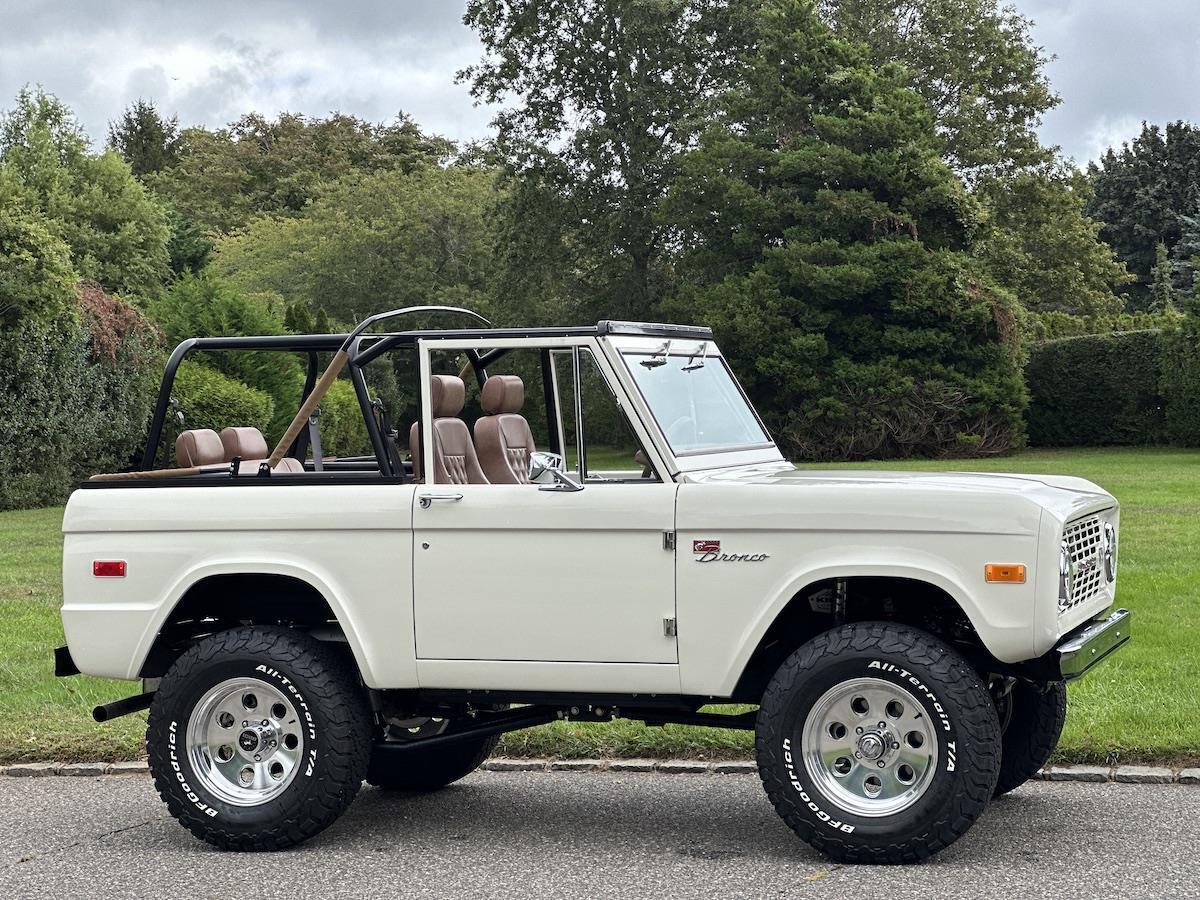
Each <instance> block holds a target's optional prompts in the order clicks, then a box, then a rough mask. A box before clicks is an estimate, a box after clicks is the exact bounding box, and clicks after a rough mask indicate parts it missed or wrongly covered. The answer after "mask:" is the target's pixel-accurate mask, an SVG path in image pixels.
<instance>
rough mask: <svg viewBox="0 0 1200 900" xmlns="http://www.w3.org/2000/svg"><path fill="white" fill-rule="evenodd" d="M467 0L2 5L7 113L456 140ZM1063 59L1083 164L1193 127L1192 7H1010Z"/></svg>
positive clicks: (1196, 100) (1064, 117) (463, 104)
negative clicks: (381, 127) (26, 103)
mask: <svg viewBox="0 0 1200 900" xmlns="http://www.w3.org/2000/svg"><path fill="white" fill-rule="evenodd" d="M463 5H464V4H463V0H365V2H364V0H342V2H340V3H329V2H327V0H320V2H314V0H306V2H298V0H297V2H291V3H287V2H278V0H258V2H254V3H247V2H245V0H243V2H227V0H211V2H207V0H206V2H201V3H194V2H193V3H183V2H180V0H174V2H168V0H159V2H150V0H126V2H104V0H91V2H87V0H80V2H54V0H0V104H7V103H9V102H10V101H11V98H12V97H13V96H15V94H16V92H17V91H18V90H19V89H20V88H21V86H22V85H24V84H26V83H40V84H42V85H43V86H44V87H45V88H46V89H48V90H50V91H52V92H53V93H55V94H58V95H59V96H60V97H62V98H63V99H64V100H65V101H66V102H67V103H68V104H70V106H71V107H72V108H73V109H74V110H75V111H76V112H77V114H78V115H79V117H80V119H81V121H82V122H83V124H84V126H85V127H86V128H87V130H88V132H89V134H91V135H92V137H93V139H94V140H97V141H101V140H103V138H104V135H105V133H106V129H107V123H108V121H109V120H110V119H113V118H115V117H116V116H117V115H118V114H119V113H120V111H121V109H122V108H123V107H124V106H125V105H126V104H128V103H129V101H130V100H132V99H136V98H138V97H145V98H150V99H153V100H154V101H155V102H156V104H157V105H158V106H159V108H160V109H162V110H164V111H169V112H175V113H177V114H178V116H179V119H180V122H181V123H182V124H204V125H210V126H215V125H220V124H223V123H225V122H228V121H230V120H232V119H234V118H236V117H237V116H239V115H240V114H241V113H243V112H245V111H247V110H251V109H253V110H258V111H261V112H278V111H280V110H289V111H293V112H303V113H308V114H313V115H321V114H324V113H327V112H329V111H331V110H341V111H343V112H350V113H355V114H357V115H360V116H363V117H365V118H369V119H373V120H389V119H391V118H392V117H393V116H394V115H395V114H396V113H397V112H398V111H400V110H404V111H405V112H407V113H409V114H411V115H412V116H413V117H414V118H415V119H416V120H417V121H418V122H419V123H421V125H422V126H423V127H425V128H426V129H428V130H431V131H435V132H438V133H441V134H444V135H446V136H447V137H451V138H455V139H470V138H474V137H481V136H483V135H485V134H486V133H487V126H488V122H489V120H490V118H491V113H490V112H489V111H488V110H486V109H480V108H477V107H475V106H474V105H473V102H472V100H471V97H470V96H469V94H468V93H467V91H466V89H465V88H464V87H463V86H461V85H458V84H455V82H454V73H455V71H457V70H458V69H460V68H462V67H463V66H464V65H467V64H469V63H470V62H472V61H473V60H475V59H476V58H477V57H478V55H479V45H478V42H477V41H476V40H475V39H474V36H473V35H472V34H471V32H470V31H468V30H467V29H466V28H464V27H463V25H462V23H461V15H462V7H463ZM1016 6H1017V8H1018V9H1020V10H1021V11H1022V12H1023V13H1025V14H1026V15H1028V16H1029V17H1031V18H1033V19H1034V20H1035V22H1036V23H1037V24H1036V27H1035V29H1034V36H1035V38H1036V40H1037V41H1038V43H1040V44H1042V45H1043V46H1044V47H1045V48H1046V49H1047V51H1049V52H1050V53H1053V54H1055V55H1056V56H1057V59H1056V60H1055V61H1054V62H1052V63H1051V64H1050V67H1049V75H1050V78H1051V80H1052V82H1053V84H1054V87H1055V89H1056V90H1057V91H1058V92H1059V93H1060V94H1061V95H1062V98H1063V102H1062V105H1061V106H1060V107H1059V108H1058V109H1056V110H1054V111H1053V112H1051V113H1050V114H1049V115H1048V116H1047V117H1046V121H1045V123H1044V126H1043V128H1042V137H1043V140H1044V141H1047V142H1050V143H1054V144H1058V145H1061V146H1062V147H1063V148H1064V150H1065V151H1066V152H1067V153H1068V154H1070V155H1071V156H1074V157H1075V158H1076V159H1077V160H1079V161H1080V162H1083V161H1086V160H1087V159H1090V158H1093V157H1095V156H1096V155H1097V154H1098V153H1100V152H1101V151H1102V150H1103V149H1104V148H1105V147H1107V146H1109V145H1110V144H1113V143H1120V142H1121V141H1123V140H1126V139H1128V138H1130V137H1132V136H1133V135H1134V134H1136V133H1137V130H1138V128H1139V123H1140V122H1141V121H1142V119H1148V120H1150V121H1157V122H1162V121H1166V120H1168V119H1177V118H1185V119H1191V120H1192V121H1198V120H1200V90H1197V89H1196V86H1197V85H1200V2H1197V0H1139V2H1137V3H1129V2H1128V0H1016Z"/></svg>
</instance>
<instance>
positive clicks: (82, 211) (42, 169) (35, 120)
mask: <svg viewBox="0 0 1200 900" xmlns="http://www.w3.org/2000/svg"><path fill="white" fill-rule="evenodd" d="M0 165H2V166H3V168H4V170H5V171H6V172H7V173H8V177H9V178H11V179H12V180H13V181H14V182H15V183H16V184H17V185H19V186H20V189H21V191H22V193H23V195H24V197H25V198H26V202H27V203H28V205H29V207H30V208H31V209H32V210H33V211H34V212H35V213H36V214H38V215H39V216H40V217H41V218H42V219H43V221H44V223H45V225H46V227H47V228H48V229H49V230H50V232H51V233H52V234H54V235H55V236H56V237H58V238H59V239H60V240H62V241H63V242H65V243H66V245H67V246H68V247H70V250H71V261H72V264H73V266H74V268H75V270H76V272H77V274H78V275H79V276H80V277H82V278H85V279H89V280H92V281H95V282H97V283H98V284H100V285H101V286H103V287H104V288H105V289H106V290H108V291H111V292H114V293H123V294H130V295H138V296H150V295H152V294H154V293H156V292H157V291H158V290H159V289H160V288H161V287H162V284H163V281H164V279H165V278H166V277H167V273H168V270H167V241H168V237H169V230H168V226H167V219H166V214H165V212H164V211H163V209H162V207H161V206H159V204H158V203H157V202H155V200H154V198H153V197H151V196H150V195H149V194H148V193H147V192H146V190H145V188H143V187H142V185H141V184H140V183H139V182H138V181H137V179H136V178H134V177H133V174H132V173H131V172H130V170H129V166H128V165H127V164H126V163H125V162H124V161H123V160H121V158H120V157H118V156H117V155H116V154H115V153H111V152H109V153H104V154H101V155H99V156H93V155H91V154H90V153H89V152H88V140H87V137H86V135H84V133H83V131H82V130H81V129H80V127H79V125H78V124H77V123H76V122H75V119H74V117H73V116H72V115H71V112H70V110H69V109H67V107H66V106H64V105H63V104H62V103H61V102H60V101H59V100H58V99H57V98H56V97H54V96H52V95H50V94H47V93H45V92H44V91H41V90H37V91H30V90H28V89H25V90H22V91H21V93H20V94H19V95H18V96H17V102H16V106H15V107H14V108H13V109H12V110H10V111H9V112H8V113H7V114H6V115H5V116H4V117H3V123H2V125H0Z"/></svg>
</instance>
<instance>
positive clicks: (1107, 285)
mask: <svg viewBox="0 0 1200 900" xmlns="http://www.w3.org/2000/svg"><path fill="white" fill-rule="evenodd" d="M1090 195H1091V190H1090V185H1089V184H1088V181H1087V179H1086V178H1085V177H1084V176H1083V175H1082V174H1081V173H1080V172H1079V171H1078V170H1076V169H1075V168H1073V167H1071V166H1068V165H1065V164H1060V165H1054V166H1047V167H1041V168H1038V169H1033V170H1029V171H1024V172H1019V173H1016V174H1013V175H1010V176H1008V177H1005V178H990V177H989V178H987V179H984V180H983V182H982V183H981V184H979V185H978V186H977V188H976V191H975V196H976V197H977V198H979V199H980V200H982V201H983V203H984V206H985V208H986V211H987V223H986V227H985V228H984V229H983V231H982V234H981V237H980V241H979V246H978V250H977V252H978V254H979V255H980V257H981V258H982V259H983V260H984V261H985V262H986V263H987V265H988V268H989V270H990V272H991V274H992V276H993V277H994V278H995V279H996V280H997V281H998V282H999V283H1000V284H1002V285H1003V286H1004V287H1005V288H1007V289H1008V290H1009V291H1011V292H1012V293H1014V294H1015V295H1016V296H1017V299H1019V300H1020V301H1021V304H1022V306H1024V307H1025V308H1026V309H1027V310H1029V311H1031V312H1034V313H1039V314H1040V313H1050V312H1061V313H1068V314H1070V315H1073V316H1103V315H1107V314H1112V313H1117V312H1120V311H1121V310H1122V309H1123V307H1124V303H1123V300H1122V298H1121V297H1120V296H1119V295H1118V294H1117V291H1118V290H1120V289H1121V288H1122V287H1123V286H1124V285H1126V284H1127V283H1128V282H1129V281H1130V280H1131V276H1130V275H1129V273H1128V272H1127V271H1126V269H1125V266H1124V264H1123V263H1122V262H1120V261H1119V260H1118V259H1116V258H1115V256H1114V255H1113V251H1112V249H1111V248H1110V247H1109V246H1108V245H1107V244H1105V243H1104V242H1103V241H1101V240H1100V237H1099V232H1100V227H1101V226H1100V223H1098V222H1096V221H1094V220H1092V219H1089V218H1088V217H1087V216H1086V215H1085V214H1084V207H1085V206H1086V204H1087V201H1088V198H1089V197H1090Z"/></svg>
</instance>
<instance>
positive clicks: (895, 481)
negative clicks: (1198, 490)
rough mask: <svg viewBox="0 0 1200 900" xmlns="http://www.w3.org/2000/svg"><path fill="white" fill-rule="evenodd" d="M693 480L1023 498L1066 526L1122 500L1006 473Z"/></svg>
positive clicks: (780, 468) (727, 473)
mask: <svg viewBox="0 0 1200 900" xmlns="http://www.w3.org/2000/svg"><path fill="white" fill-rule="evenodd" d="M688 480H689V481H693V482H696V483H703V484H730V485H734V484H745V485H771V486H777V487H779V488H781V489H782V488H789V487H790V488H795V489H805V488H808V489H815V490H819V491H821V492H822V493H824V492H826V491H836V490H841V491H845V492H846V493H847V494H848V495H855V496H861V495H862V493H863V492H867V493H871V492H881V493H884V492H886V493H888V494H890V495H894V494H900V495H909V496H910V498H911V500H912V502H914V503H917V502H920V497H921V496H931V495H937V496H942V497H944V496H945V495H946V494H947V493H950V494H960V495H962V496H966V495H970V496H974V497H979V498H982V497H984V496H986V497H989V498H994V497H996V496H997V495H1001V496H1007V497H1020V498H1023V499H1027V500H1029V501H1030V502H1031V503H1034V504H1036V505H1037V506H1040V507H1041V508H1043V509H1045V510H1047V511H1049V512H1051V513H1052V514H1053V515H1055V516H1056V517H1057V518H1058V519H1059V520H1060V521H1063V522H1066V521H1069V520H1071V519H1073V518H1075V517H1077V516H1080V515H1083V514H1084V513H1088V512H1094V511H1098V510H1102V509H1109V508H1112V507H1114V506H1116V505H1117V502H1116V499H1115V498H1114V497H1113V496H1112V494H1110V493H1108V492H1107V491H1106V490H1104V489H1103V488H1102V487H1100V486H1098V485H1096V484H1093V483H1092V482H1090V481H1087V480H1086V479H1083V478H1075V477H1072V476H1068V475H1029V474H1010V473H1002V472H908V471H903V472H898V471H886V470H873V469H800V468H796V467H795V466H793V465H792V464H791V463H774V464H769V465H759V466H737V467H733V468H729V469H715V470H708V471H705V472H694V473H691V474H690V475H689V476H688Z"/></svg>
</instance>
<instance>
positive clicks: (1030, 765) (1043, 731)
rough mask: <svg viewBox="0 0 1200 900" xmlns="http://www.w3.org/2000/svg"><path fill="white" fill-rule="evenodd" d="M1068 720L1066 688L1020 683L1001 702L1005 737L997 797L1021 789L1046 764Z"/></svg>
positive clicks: (1057, 682)
mask: <svg viewBox="0 0 1200 900" xmlns="http://www.w3.org/2000/svg"><path fill="white" fill-rule="evenodd" d="M1066 721H1067V686H1066V685H1065V684H1063V683H1062V682H1061V681H1056V682H1051V683H1050V684H1047V685H1040V684H1029V683H1028V682H1024V681H1018V682H1017V683H1016V684H1014V685H1013V688H1012V690H1011V691H1009V692H1008V695H1007V696H1006V697H1004V699H1003V700H1002V701H1001V703H1000V726H1001V730H1002V732H1003V734H1004V737H1003V747H1004V751H1003V755H1002V756H1001V758H1000V780H999V781H997V782H996V792H995V796H997V797H999V796H1000V795H1001V794H1007V793H1008V792H1009V791H1011V790H1014V789H1016V788H1019V787H1020V786H1021V785H1023V784H1024V783H1025V782H1026V781H1028V780H1029V779H1030V778H1032V777H1033V776H1034V775H1036V774H1037V771H1038V769H1040V768H1041V767H1042V766H1044V765H1045V764H1046V760H1048V759H1049V758H1050V754H1051V753H1053V752H1054V748H1055V747H1057V746H1058V739H1059V738H1060V737H1062V730H1063V723H1065V722H1066Z"/></svg>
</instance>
